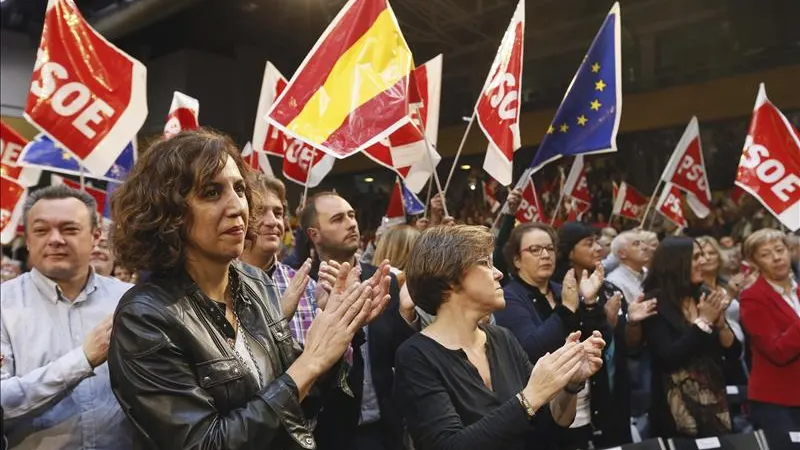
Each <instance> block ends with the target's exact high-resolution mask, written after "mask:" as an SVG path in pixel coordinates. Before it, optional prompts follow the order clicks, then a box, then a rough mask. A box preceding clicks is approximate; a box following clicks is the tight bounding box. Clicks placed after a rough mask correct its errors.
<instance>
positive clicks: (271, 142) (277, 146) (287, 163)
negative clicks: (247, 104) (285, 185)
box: [252, 62, 334, 188]
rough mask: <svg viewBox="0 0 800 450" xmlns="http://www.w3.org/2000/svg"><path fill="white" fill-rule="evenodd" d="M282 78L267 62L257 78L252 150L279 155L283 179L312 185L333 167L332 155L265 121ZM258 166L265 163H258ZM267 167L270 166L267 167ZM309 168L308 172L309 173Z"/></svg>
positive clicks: (262, 166)
mask: <svg viewBox="0 0 800 450" xmlns="http://www.w3.org/2000/svg"><path fill="white" fill-rule="evenodd" d="M287 84H288V83H287V81H286V78H285V77H284V76H283V74H281V73H280V72H279V71H278V69H277V68H275V66H273V65H272V63H270V62H267V66H266V68H265V69H264V78H263V80H262V82H261V96H260V97H259V100H258V111H257V112H256V123H255V127H254V128H253V141H252V145H253V150H254V152H255V153H256V154H258V153H267V154H270V155H275V156H280V157H281V158H283V169H282V172H283V176H284V177H286V178H287V179H289V180H291V181H293V182H295V183H297V184H300V185H305V184H306V183H308V187H311V188H313V187H316V186H317V185H319V183H320V182H322V179H323V178H325V175H327V174H328V172H330V170H331V169H332V168H333V162H334V158H333V157H332V156H329V155H326V154H325V153H323V152H321V151H319V150H315V149H314V148H313V147H312V146H310V145H308V144H306V143H305V142H303V141H301V140H299V139H294V138H291V137H289V136H287V135H286V134H285V133H284V132H283V131H281V130H280V129H278V128H277V127H275V126H272V125H270V124H269V122H267V119H266V114H267V112H269V109H270V108H271V107H272V104H273V103H274V102H275V99H276V98H277V97H278V96H280V95H281V93H283V90H284V89H286V86H287ZM252 158H256V159H259V160H260V159H263V160H264V161H267V157H266V155H264V156H263V158H262V157H261V156H258V155H254V156H252ZM258 165H259V167H261V168H264V167H266V165H265V164H263V162H262V163H258ZM270 170H271V169H270ZM309 171H310V176H309Z"/></svg>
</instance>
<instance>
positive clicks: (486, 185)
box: [481, 180, 501, 213]
mask: <svg viewBox="0 0 800 450" xmlns="http://www.w3.org/2000/svg"><path fill="white" fill-rule="evenodd" d="M492 181H493V182H492ZM481 184H482V185H483V199H484V200H486V203H487V204H488V205H489V209H490V210H491V211H492V213H496V212H497V210H498V209H499V208H500V206H501V205H500V202H498V201H497V197H495V191H496V190H497V181H494V180H491V181H490V182H486V181H481ZM493 184H494V186H493Z"/></svg>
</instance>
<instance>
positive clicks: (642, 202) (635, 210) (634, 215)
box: [611, 181, 647, 220]
mask: <svg viewBox="0 0 800 450" xmlns="http://www.w3.org/2000/svg"><path fill="white" fill-rule="evenodd" d="M646 207H647V197H645V196H644V195H642V194H640V193H639V192H638V191H637V190H636V189H634V188H633V186H631V185H629V184H628V183H626V182H624V181H623V182H622V183H621V184H620V185H619V187H618V188H617V193H616V195H615V196H614V207H613V209H612V210H611V214H613V215H615V216H621V217H625V218H628V219H631V220H641V215H642V213H643V212H644V209H645V208H646Z"/></svg>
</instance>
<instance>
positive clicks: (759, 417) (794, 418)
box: [749, 400, 800, 431]
mask: <svg viewBox="0 0 800 450" xmlns="http://www.w3.org/2000/svg"><path fill="white" fill-rule="evenodd" d="M749 405H750V420H751V421H752V422H753V425H754V426H755V427H756V428H760V429H773V428H774V429H777V430H782V431H783V430H792V431H795V430H800V407H797V406H783V405H776V404H774V403H763V402H757V401H753V400H750V401H749Z"/></svg>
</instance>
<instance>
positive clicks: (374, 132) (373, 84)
mask: <svg viewBox="0 0 800 450" xmlns="http://www.w3.org/2000/svg"><path fill="white" fill-rule="evenodd" d="M413 66H414V63H413V58H412V56H411V50H409V48H408V44H406V41H405V38H404V37H403V34H402V32H401V31H400V27H399V25H398V23H397V18H396V17H395V15H394V12H392V9H391V7H390V6H389V2H388V1H387V0H350V1H348V2H347V4H346V5H345V6H344V8H342V10H341V11H340V12H339V14H338V15H337V16H336V18H335V19H334V20H333V22H331V24H330V25H328V28H327V29H326V30H325V32H324V33H323V34H322V37H320V39H319V40H318V41H317V43H316V44H315V45H314V48H312V49H311V52H310V53H309V54H308V56H306V59H305V61H303V63H302V64H301V65H300V67H299V68H298V69H297V72H296V73H295V74H294V77H293V78H292V80H291V81H290V82H289V85H288V86H287V87H286V89H284V91H283V93H282V94H281V96H280V97H279V98H278V100H277V101H276V102H275V104H274V105H273V107H272V109H271V110H270V112H269V113H268V114H267V120H268V121H269V122H270V123H272V124H273V125H275V126H276V127H278V128H280V129H281V130H283V131H284V132H286V133H287V134H289V135H291V136H293V137H295V138H298V139H301V140H303V141H305V142H307V143H308V144H311V145H312V146H314V147H317V148H319V149H320V150H322V151H324V152H325V153H328V154H330V155H333V156H336V157H337V158H345V157H347V156H350V155H352V154H354V153H356V152H358V151H361V150H363V149H364V148H366V147H368V146H370V145H372V144H375V143H376V142H378V141H380V140H381V139H384V138H385V137H387V136H388V135H389V134H390V133H391V132H392V131H394V130H396V129H397V128H399V127H401V126H402V125H404V124H405V123H407V122H408V121H409V120H410V118H409V114H408V79H409V74H410V73H411V70H412V68H413Z"/></svg>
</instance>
